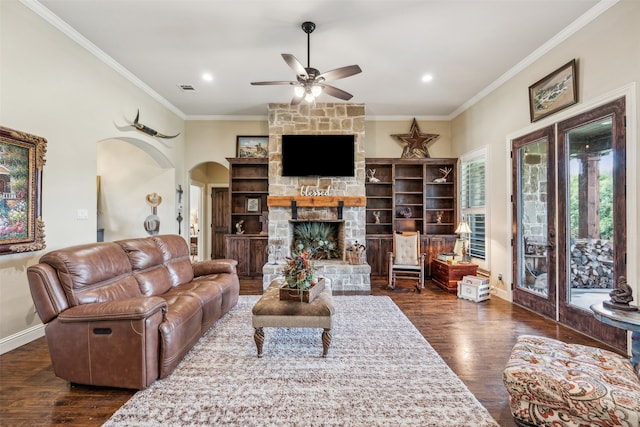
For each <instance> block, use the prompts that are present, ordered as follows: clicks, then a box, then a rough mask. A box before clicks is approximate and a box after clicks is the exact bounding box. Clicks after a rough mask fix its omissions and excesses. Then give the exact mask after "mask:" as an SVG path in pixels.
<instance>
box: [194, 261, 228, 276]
mask: <svg viewBox="0 0 640 427" xmlns="http://www.w3.org/2000/svg"><path fill="white" fill-rule="evenodd" d="M237 265H238V261H237V260H235V259H211V260H207V261H201V262H195V263H193V275H194V276H195V277H198V276H206V275H207V274H216V273H229V274H236V266H237Z"/></svg>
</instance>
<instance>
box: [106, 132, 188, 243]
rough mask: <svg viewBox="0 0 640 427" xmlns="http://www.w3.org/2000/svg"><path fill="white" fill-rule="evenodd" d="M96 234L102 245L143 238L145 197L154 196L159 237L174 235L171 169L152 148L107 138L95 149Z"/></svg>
mask: <svg viewBox="0 0 640 427" xmlns="http://www.w3.org/2000/svg"><path fill="white" fill-rule="evenodd" d="M96 166H97V168H96V170H97V175H98V177H99V182H100V186H99V189H98V194H97V200H98V206H97V213H98V219H97V224H98V230H100V229H102V230H104V232H103V233H104V237H103V238H104V240H105V241H115V240H120V239H126V238H131V237H142V236H146V235H147V232H146V230H145V229H144V220H145V218H146V217H147V216H148V215H149V214H150V213H151V210H150V209H151V208H150V207H149V205H147V203H146V195H147V194H150V193H157V194H159V195H160V196H161V197H162V203H161V204H160V205H159V206H158V208H157V215H158V216H159V217H160V232H161V233H176V232H177V231H178V228H177V225H178V224H177V222H176V220H175V209H174V206H175V191H174V189H175V188H176V185H175V182H176V178H175V168H174V165H173V164H172V163H171V161H170V160H169V159H168V158H167V157H166V156H165V155H164V154H163V153H162V152H160V151H158V150H157V149H156V148H154V147H152V146H150V145H149V144H148V143H146V142H144V141H142V140H139V139H135V138H110V139H106V140H102V141H98V144H97V147H96Z"/></svg>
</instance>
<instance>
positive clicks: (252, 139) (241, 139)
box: [236, 136, 269, 158]
mask: <svg viewBox="0 0 640 427" xmlns="http://www.w3.org/2000/svg"><path fill="white" fill-rule="evenodd" d="M236 140H237V141H236V145H237V147H236V157H257V158H264V157H268V156H269V137H268V136H238V137H236Z"/></svg>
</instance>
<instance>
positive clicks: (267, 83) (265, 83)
mask: <svg viewBox="0 0 640 427" xmlns="http://www.w3.org/2000/svg"><path fill="white" fill-rule="evenodd" d="M251 84H252V85H255V86H261V85H297V84H298V82H289V81H273V82H251Z"/></svg>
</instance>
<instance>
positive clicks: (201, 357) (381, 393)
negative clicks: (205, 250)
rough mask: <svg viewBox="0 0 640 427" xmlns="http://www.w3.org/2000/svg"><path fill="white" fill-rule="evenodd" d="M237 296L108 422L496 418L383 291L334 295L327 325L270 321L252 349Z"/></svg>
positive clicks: (485, 421) (247, 306)
mask: <svg viewBox="0 0 640 427" xmlns="http://www.w3.org/2000/svg"><path fill="white" fill-rule="evenodd" d="M257 300H258V297H257V296H241V297H240V301H239V302H238V304H237V305H236V307H235V308H233V309H232V310H231V311H230V312H229V313H228V314H227V315H225V316H224V317H223V318H222V319H220V320H219V321H218V322H217V323H216V324H215V325H214V326H213V327H212V328H211V329H210V330H209V331H208V332H207V333H206V334H205V335H204V336H203V337H202V338H201V339H200V341H199V342H198V344H196V346H195V347H194V348H193V349H192V350H191V351H190V352H189V353H188V354H187V355H186V357H185V358H184V359H183V361H182V362H181V363H180V364H179V365H178V367H177V368H176V369H175V370H174V371H173V373H172V374H171V375H170V376H169V377H167V378H165V379H163V380H159V381H156V382H155V383H153V384H152V385H151V386H150V387H148V388H147V389H145V390H142V391H139V392H137V393H136V394H135V395H134V396H133V397H132V398H131V399H130V400H129V401H128V402H126V403H125V404H124V405H123V406H122V407H121V408H120V409H119V410H118V411H117V412H116V413H115V414H114V415H113V416H112V417H111V418H110V419H109V420H108V421H107V422H106V423H105V426H107V427H113V426H152V425H153V426H155V425H167V426H205V425H206V426H214V425H215V426H218V425H230V426H438V427H444V426H456V427H459V426H474V427H479V426H498V423H497V422H496V421H495V420H494V419H493V418H492V417H491V416H490V415H489V413H488V411H487V410H486V409H485V408H484V407H483V406H482V405H481V404H480V403H479V402H478V400H477V399H476V398H475V397H474V396H473V394H471V392H470V391H469V390H468V389H467V387H466V386H465V385H464V383H463V382H462V381H461V380H460V379H459V378H458V377H457V376H456V375H455V374H454V373H453V371H451V369H450V368H449V367H448V366H447V365H446V363H445V362H444V361H443V360H442V358H441V357H440V356H439V355H438V354H437V353H436V352H435V350H434V349H433V348H432V347H431V346H430V345H429V343H428V342H427V341H426V340H425V339H424V337H423V336H422V335H421V334H420V332H419V331H418V330H417V329H416V328H415V327H414V326H413V324H412V323H411V322H410V321H409V320H408V319H407V318H406V316H405V315H404V314H403V313H402V311H400V309H399V308H398V307H397V306H396V305H395V303H394V302H393V301H392V300H391V299H390V298H389V297H387V296H334V298H333V301H334V306H335V308H336V314H335V316H334V325H335V326H334V328H333V330H332V332H333V340H332V342H331V347H330V348H329V354H328V357H327V358H323V357H322V356H321V355H322V339H321V332H322V330H321V329H288V328H279V329H277V328H265V329H264V332H265V342H264V354H263V357H262V358H258V357H256V347H255V343H254V341H253V328H252V327H251V307H252V306H253V304H255V302H256V301H257Z"/></svg>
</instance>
